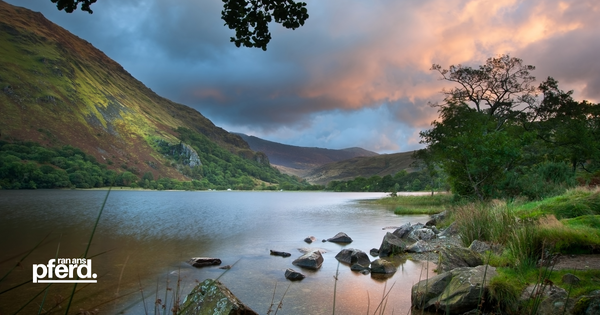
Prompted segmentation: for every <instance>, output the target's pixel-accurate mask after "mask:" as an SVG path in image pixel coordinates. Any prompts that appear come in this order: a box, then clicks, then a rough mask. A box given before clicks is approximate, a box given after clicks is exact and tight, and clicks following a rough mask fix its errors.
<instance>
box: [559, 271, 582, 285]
mask: <svg viewBox="0 0 600 315" xmlns="http://www.w3.org/2000/svg"><path fill="white" fill-rule="evenodd" d="M580 281H581V279H579V277H577V276H576V275H574V274H572V273H566V274H565V275H564V276H562V282H563V283H564V284H570V285H576V284H579V282H580Z"/></svg>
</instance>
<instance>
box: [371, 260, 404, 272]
mask: <svg viewBox="0 0 600 315" xmlns="http://www.w3.org/2000/svg"><path fill="white" fill-rule="evenodd" d="M396 270H398V268H396V266H394V264H393V263H392V262H390V261H387V260H384V259H381V258H378V259H375V260H374V261H373V262H372V263H371V273H383V274H393V273H395V272H396Z"/></svg>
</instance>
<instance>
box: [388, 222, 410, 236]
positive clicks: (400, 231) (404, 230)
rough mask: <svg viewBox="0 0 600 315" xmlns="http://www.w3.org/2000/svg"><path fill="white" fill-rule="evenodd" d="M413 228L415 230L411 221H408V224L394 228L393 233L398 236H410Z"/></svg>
mask: <svg viewBox="0 0 600 315" xmlns="http://www.w3.org/2000/svg"><path fill="white" fill-rule="evenodd" d="M412 230H413V229H412V226H411V225H410V222H409V223H406V224H404V225H402V226H400V227H399V228H397V229H396V230H394V232H393V233H392V234H394V235H395V236H397V237H398V238H406V237H408V235H409V234H410V232H412Z"/></svg>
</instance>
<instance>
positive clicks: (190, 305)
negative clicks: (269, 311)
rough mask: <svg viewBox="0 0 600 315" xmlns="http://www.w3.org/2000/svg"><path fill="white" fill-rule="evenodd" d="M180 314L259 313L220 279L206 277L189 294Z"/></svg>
mask: <svg viewBox="0 0 600 315" xmlns="http://www.w3.org/2000/svg"><path fill="white" fill-rule="evenodd" d="M178 314H180V315H196V314H199V315H258V313H256V312H255V311H253V310H252V309H251V308H249V307H248V306H246V305H245V304H244V303H242V302H241V301H240V300H239V299H238V298H237V297H236V296H235V295H233V293H231V291H229V289H227V287H225V286H224V285H223V284H222V283H221V282H219V281H218V280H213V279H206V280H204V281H203V282H202V283H200V284H198V285H197V286H196V287H195V288H194V289H193V290H192V292H191V293H190V294H188V295H187V296H186V297H185V299H184V300H183V303H182V304H181V308H180V309H179V313H178Z"/></svg>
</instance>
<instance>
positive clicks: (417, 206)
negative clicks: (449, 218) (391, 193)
mask: <svg viewBox="0 0 600 315" xmlns="http://www.w3.org/2000/svg"><path fill="white" fill-rule="evenodd" d="M375 202H376V203H377V204H380V205H386V206H390V207H394V213H396V214H435V213H440V212H442V211H444V210H446V209H447V208H448V207H449V206H450V205H451V203H452V195H451V194H439V193H438V194H435V195H430V194H427V195H411V196H396V197H387V198H383V199H378V200H376V201H375Z"/></svg>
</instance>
